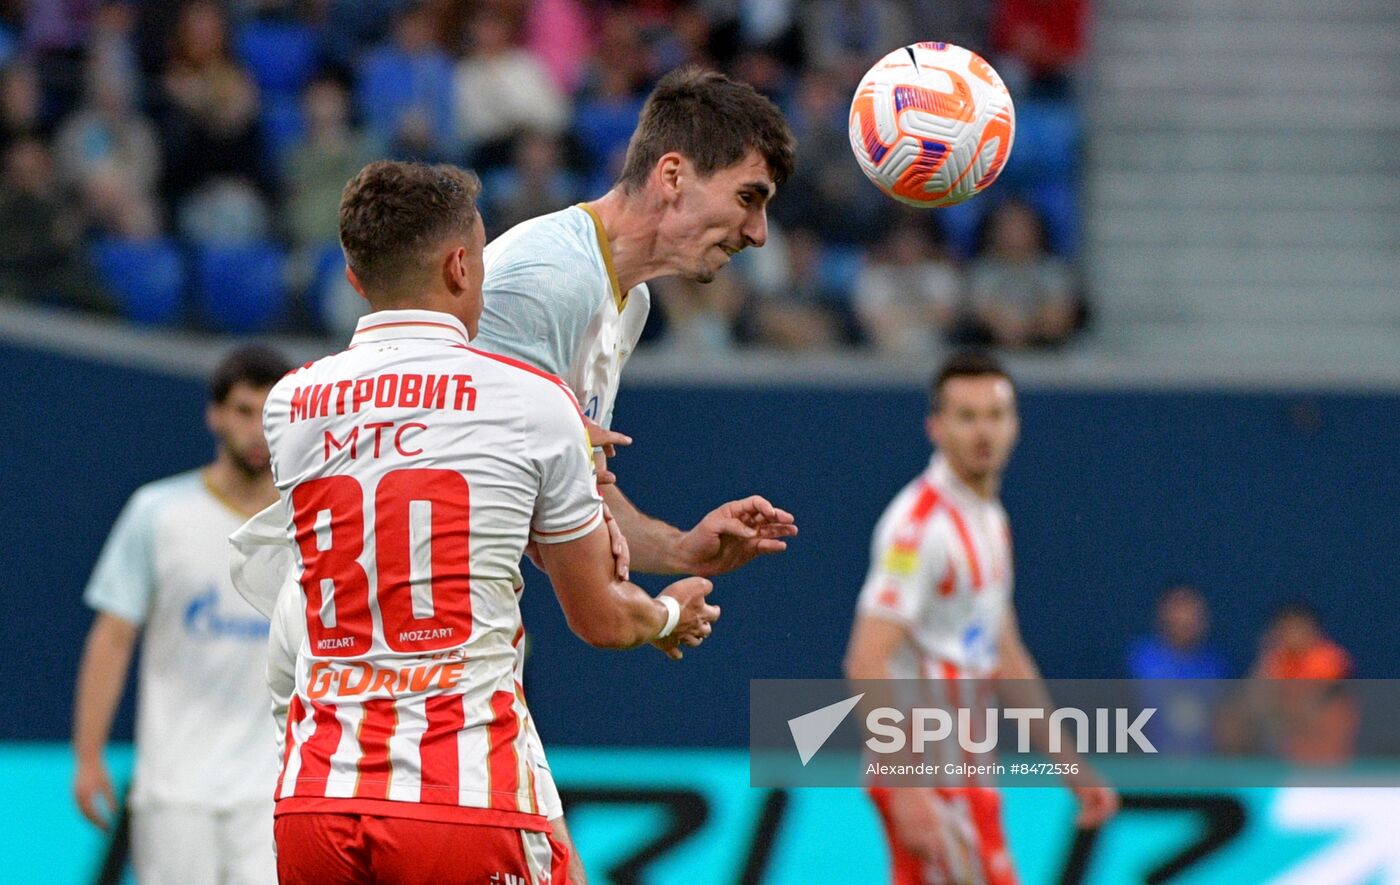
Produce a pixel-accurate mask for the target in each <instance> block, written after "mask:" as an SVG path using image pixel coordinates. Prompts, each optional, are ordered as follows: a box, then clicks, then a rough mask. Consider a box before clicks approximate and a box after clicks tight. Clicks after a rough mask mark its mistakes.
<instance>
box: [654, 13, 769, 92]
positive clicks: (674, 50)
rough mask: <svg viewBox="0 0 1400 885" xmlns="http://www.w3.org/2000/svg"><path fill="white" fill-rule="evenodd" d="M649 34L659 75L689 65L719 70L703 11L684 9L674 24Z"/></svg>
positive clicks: (674, 19) (669, 23)
mask: <svg viewBox="0 0 1400 885" xmlns="http://www.w3.org/2000/svg"><path fill="white" fill-rule="evenodd" d="M649 31H650V33H651V36H652V43H653V55H654V60H655V63H656V69H657V71H658V72H665V71H669V70H672V69H674V68H679V67H684V66H686V65H700V66H702V67H707V68H708V67H714V66H715V62H714V59H712V58H711V57H710V19H709V18H708V17H707V16H706V15H705V11H704V10H703V9H700V8H699V7H697V6H692V5H682V6H680V7H678V8H677V9H676V11H675V13H674V15H672V17H671V19H670V21H666V22H663V23H661V24H660V25H653V26H652V27H651V28H650V29H649ZM750 85H753V84H750ZM755 88H757V87H756V86H755Z"/></svg>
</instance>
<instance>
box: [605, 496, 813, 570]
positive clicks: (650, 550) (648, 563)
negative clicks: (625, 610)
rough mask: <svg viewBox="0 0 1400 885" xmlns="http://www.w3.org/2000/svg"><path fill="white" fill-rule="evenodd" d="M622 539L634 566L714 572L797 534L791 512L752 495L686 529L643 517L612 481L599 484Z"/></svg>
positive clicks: (779, 548) (782, 545)
mask: <svg viewBox="0 0 1400 885" xmlns="http://www.w3.org/2000/svg"><path fill="white" fill-rule="evenodd" d="M599 491H600V492H601V493H602V495H603V500H605V501H607V503H608V508H609V509H610V510H611V511H612V514H613V518H614V519H616V520H617V524H618V527H619V528H621V529H622V534H623V536H624V537H626V538H627V546H628V549H629V550H630V552H631V556H632V562H631V565H632V567H633V568H635V569H637V570H638V571H641V572H647V573H650V574H661V575H674V574H695V575H719V574H724V573H725V572H731V571H733V570H734V569H737V568H739V567H740V566H742V565H745V564H747V563H748V562H749V561H750V560H752V559H754V558H755V557H757V556H761V555H763V554H766V553H781V552H783V551H784V550H786V549H787V542H786V541H785V540H783V539H785V538H790V537H792V536H793V535H796V534H797V525H796V521H795V520H794V519H793V516H792V514H791V513H788V512H787V511H786V510H781V509H779V508H777V507H774V506H773V505H772V504H771V503H769V502H768V500H767V499H765V498H762V497H759V496H758V495H753V496H750V497H748V498H744V499H743V500H739V501H730V502H729V503H727V504H723V505H721V506H719V507H717V508H715V509H714V510H711V511H710V512H709V513H707V514H706V515H705V517H704V518H703V519H701V520H700V522H698V523H696V524H695V527H694V528H692V529H690V531H681V530H680V529H678V528H676V527H675V526H673V525H671V524H669V523H667V522H665V521H663V520H660V519H655V518H653V517H650V516H647V515H646V514H645V513H642V512H641V511H640V510H638V509H637V505H635V504H633V503H632V501H631V500H630V499H628V497H627V496H626V495H625V494H623V492H622V490H621V489H620V488H618V487H617V485H616V484H612V485H604V486H600V487H599Z"/></svg>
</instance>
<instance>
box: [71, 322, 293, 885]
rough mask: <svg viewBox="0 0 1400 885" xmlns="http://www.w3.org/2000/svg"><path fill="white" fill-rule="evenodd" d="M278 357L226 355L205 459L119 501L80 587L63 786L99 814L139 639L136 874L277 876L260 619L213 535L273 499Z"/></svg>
mask: <svg viewBox="0 0 1400 885" xmlns="http://www.w3.org/2000/svg"><path fill="white" fill-rule="evenodd" d="M290 368H291V364H290V363H289V362H288V361H287V360H286V359H285V358H284V357H282V356H281V355H280V354H278V353H276V352H274V351H272V350H269V349H267V348H264V347H244V348H240V349H238V350H235V351H233V352H232V353H230V354H229V355H228V356H227V357H225V358H224V360H223V361H222V362H221V363H220V364H219V366H218V367H217V368H216V369H215V370H214V374H213V377H212V379H211V383H210V398H209V405H208V409H207V411H206V420H207V423H208V425H209V429H210V431H211V432H212V433H213V434H214V436H215V438H216V439H217V440H218V448H217V453H216V454H215V457H214V461H213V463H211V464H208V465H206V466H205V467H203V468H201V469H198V470H193V471H190V472H189V473H182V474H179V475H177V476H173V477H170V478H169V479H163V480H160V481H158V482H154V483H151V484H149V485H146V486H143V487H141V488H140V489H138V490H137V491H136V493H135V494H134V495H132V496H131V499H130V501H128V502H127V505H126V507H125V509H123V511H122V513H121V516H120V517H119V518H118V519H117V522H116V525H115V526H114V527H113V528H112V533H111V535H110V536H109V537H108V539H107V543H106V545H105V546H104V547H103V549H102V555H101V558H100V559H99V560H98V562H97V567H96V568H95V569H94V571H93V574H92V578H91V579H90V580H89V582H88V586H87V591H86V593H85V594H84V600H85V601H86V602H87V604H88V605H90V606H91V607H92V608H93V609H94V610H96V612H97V617H96V619H95V620H94V621H93V624H92V628H91V630H90V631H89V633H88V638H87V645H86V647H85V649H84V650H83V659H82V663H81V665H80V667H79V670H78V683H77V690H76V701H75V703H74V716H73V720H74V721H73V750H74V753H75V755H76V756H77V768H78V771H77V777H76V779H75V782H74V785H73V792H74V796H75V797H76V799H77V802H78V807H79V808H80V809H81V810H82V812H83V815H84V816H85V817H86V818H87V819H88V820H90V821H92V822H93V823H94V824H96V825H98V826H101V827H107V826H108V825H109V824H110V818H111V815H112V814H114V813H115V811H116V807H115V805H116V799H115V794H114V791H113V789H112V782H111V778H110V776H109V775H108V773H107V768H106V765H105V764H104V762H103V756H102V754H103V749H104V747H105V746H106V743H107V738H108V736H109V734H110V732H111V727H112V717H113V715H114V714H115V711H116V708H117V703H118V702H119V701H120V700H121V695H122V689H123V687H124V686H125V684H126V675H127V669H128V667H129V666H130V663H131V654H132V650H133V649H134V647H135V645H136V640H137V637H138V635H140V636H142V652H143V654H142V658H141V668H140V675H139V678H138V689H137V691H138V705H137V716H136V771H135V775H134V779H133V785H132V789H131V796H130V807H131V849H132V861H133V866H134V867H135V871H136V876H137V879H138V880H139V881H140V882H142V883H182V885H184V883H188V885H199V883H216V882H220V883H254V882H273V881H275V880H276V870H275V866H274V863H273V857H272V827H271V821H270V817H271V812H272V805H271V802H270V801H269V792H270V790H271V788H272V785H273V782H274V780H275V778H276V775H277V769H276V758H275V757H274V756H273V754H272V749H271V747H270V746H269V743H268V740H267V688H266V684H265V682H264V675H263V674H264V668H265V666H266V657H267V652H266V649H267V621H266V620H264V619H263V618H261V617H259V616H257V615H255V614H254V613H253V612H250V611H248V607H247V606H246V605H245V604H244V603H243V601H242V600H241V599H239V598H238V594H237V593H235V592H234V589H233V585H232V583H231V582H230V580H229V569H228V544H227V542H226V540H225V539H226V538H227V536H228V534H229V532H231V531H233V530H234V529H236V528H237V527H238V526H239V525H240V524H241V523H242V522H243V521H244V520H245V519H247V518H248V516H249V515H251V514H253V513H255V512H257V511H258V510H260V509H262V508H263V507H265V506H267V504H268V503H269V502H270V501H275V500H276V498H277V489H276V488H275V487H274V486H273V484H272V474H271V472H270V471H269V469H268V451H267V443H266V442H265V441H264V439H263V430H262V411H263V402H264V400H265V399H266V398H267V392H268V390H269V389H270V388H271V387H272V385H273V384H274V383H275V382H276V381H277V380H278V379H279V378H281V377H282V376H283V375H284V374H286V372H287V371H288V370H289V369H290Z"/></svg>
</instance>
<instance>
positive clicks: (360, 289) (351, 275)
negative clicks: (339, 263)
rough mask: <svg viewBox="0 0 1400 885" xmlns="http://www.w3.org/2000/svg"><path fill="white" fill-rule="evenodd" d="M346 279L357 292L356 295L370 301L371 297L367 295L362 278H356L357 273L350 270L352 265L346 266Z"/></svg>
mask: <svg viewBox="0 0 1400 885" xmlns="http://www.w3.org/2000/svg"><path fill="white" fill-rule="evenodd" d="M345 279H346V280H348V281H349V283H350V288H352V289H354V290H355V294H357V295H359V296H360V297H361V298H363V299H364V300H366V301H368V300H369V296H368V295H366V294H365V287H364V286H363V285H361V283H360V278H359V277H357V276H355V272H354V271H353V270H351V269H350V265H349V264H346V265H345Z"/></svg>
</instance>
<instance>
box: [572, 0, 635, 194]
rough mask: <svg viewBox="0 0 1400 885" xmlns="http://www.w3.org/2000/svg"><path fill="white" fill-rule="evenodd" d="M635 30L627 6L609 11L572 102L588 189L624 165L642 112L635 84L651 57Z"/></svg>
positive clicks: (602, 186)
mask: <svg viewBox="0 0 1400 885" xmlns="http://www.w3.org/2000/svg"><path fill="white" fill-rule="evenodd" d="M639 33H640V30H639V25H638V22H637V19H636V17H635V16H634V15H633V14H632V12H631V11H629V10H627V9H622V8H616V9H613V10H611V11H609V12H608V14H607V15H606V17H605V18H604V20H603V26H602V29H601V36H600V39H599V45H598V51H597V53H596V54H595V55H594V58H593V67H592V68H590V70H589V72H588V75H587V80H586V85H585V86H584V88H583V92H582V93H581V94H580V95H579V96H578V99H577V101H576V103H575V105H574V120H573V131H574V138H575V140H576V141H577V142H578V146H579V148H580V150H581V151H582V152H583V155H584V158H585V160H586V161H587V163H588V171H589V173H590V178H589V182H588V183H587V185H586V186H587V188H588V190H589V191H590V192H602V191H605V190H607V189H608V187H610V186H611V184H612V182H613V181H614V180H616V178H617V175H618V173H620V172H621V171H622V160H623V156H624V155H625V154H626V152H627V142H628V139H630V138H631V137H632V130H634V129H635V128H636V127H637V120H638V118H639V117H640V116H641V113H642V101H643V96H642V95H641V94H640V92H639V88H640V86H641V85H642V83H643V82H644V80H645V78H646V75H647V74H648V72H649V71H650V62H649V61H648V59H647V52H646V46H645V45H643V43H642V42H641V40H640V39H639V37H638V35H639Z"/></svg>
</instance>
